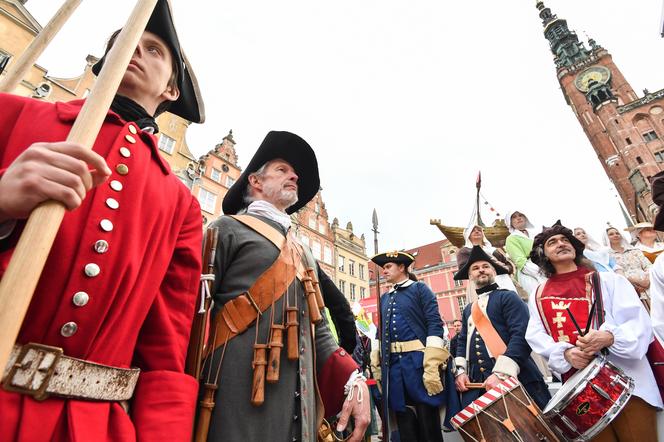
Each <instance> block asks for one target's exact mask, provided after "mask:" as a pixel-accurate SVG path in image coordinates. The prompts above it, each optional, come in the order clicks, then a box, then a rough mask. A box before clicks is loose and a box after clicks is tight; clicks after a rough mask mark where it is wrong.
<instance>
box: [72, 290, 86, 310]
mask: <svg viewBox="0 0 664 442" xmlns="http://www.w3.org/2000/svg"><path fill="white" fill-rule="evenodd" d="M88 301H90V295H88V294H87V293H85V292H76V293H74V297H73V298H72V302H73V303H74V305H75V306H77V307H83V306H84V305H86V304H87V303H88Z"/></svg>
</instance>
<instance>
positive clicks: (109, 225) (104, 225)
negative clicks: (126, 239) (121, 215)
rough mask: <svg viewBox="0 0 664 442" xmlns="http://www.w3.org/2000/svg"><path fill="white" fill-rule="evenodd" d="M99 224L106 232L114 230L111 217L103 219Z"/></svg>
mask: <svg viewBox="0 0 664 442" xmlns="http://www.w3.org/2000/svg"><path fill="white" fill-rule="evenodd" d="M99 225H100V226H101V229H102V230H103V231H104V232H110V231H111V230H113V223H112V222H111V220H109V219H102V220H101V222H100V223H99Z"/></svg>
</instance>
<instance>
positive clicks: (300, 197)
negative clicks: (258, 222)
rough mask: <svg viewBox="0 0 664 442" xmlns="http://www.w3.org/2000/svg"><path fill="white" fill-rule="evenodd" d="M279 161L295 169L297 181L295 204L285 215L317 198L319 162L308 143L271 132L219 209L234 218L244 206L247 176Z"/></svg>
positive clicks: (288, 133) (282, 133)
mask: <svg viewBox="0 0 664 442" xmlns="http://www.w3.org/2000/svg"><path fill="white" fill-rule="evenodd" d="M276 159H281V160H284V161H286V162H287V163H288V164H290V165H291V166H292V167H293V169H294V170H295V174H296V175H297V176H298V179H297V202H296V203H295V204H293V205H292V206H290V207H288V208H287V209H286V213H288V214H291V213H294V212H297V211H298V210H300V209H301V208H302V207H304V206H305V205H306V204H307V203H308V202H309V201H311V199H312V198H313V197H314V196H316V193H318V190H319V189H320V177H319V175H318V160H316V154H315V153H314V150H313V149H312V148H311V146H309V143H307V142H306V141H304V140H303V139H302V138H300V137H299V136H297V135H295V134H293V133H290V132H286V131H271V132H269V133H268V134H267V136H266V137H265V139H264V140H263V142H262V143H261V145H260V146H259V147H258V150H257V151H256V153H255V154H254V156H253V158H252V159H251V161H249V164H248V165H247V168H246V169H245V170H244V171H243V172H242V174H241V175H240V178H238V180H237V181H236V182H235V183H234V184H233V185H232V186H231V188H230V189H228V193H226V196H225V197H224V201H223V203H222V209H223V211H224V213H225V214H226V215H235V214H236V213H238V212H239V211H240V210H242V209H243V208H244V207H245V202H244V193H245V190H246V188H247V186H248V185H249V175H251V174H252V173H254V172H256V171H257V170H258V169H260V168H261V167H262V166H263V165H264V164H265V163H267V162H268V161H271V160H276Z"/></svg>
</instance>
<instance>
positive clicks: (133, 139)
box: [125, 135, 136, 144]
mask: <svg viewBox="0 0 664 442" xmlns="http://www.w3.org/2000/svg"><path fill="white" fill-rule="evenodd" d="M125 140H127V141H128V142H130V143H131V144H136V138H134V137H132V136H131V135H125Z"/></svg>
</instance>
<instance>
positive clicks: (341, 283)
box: [339, 279, 346, 295]
mask: <svg viewBox="0 0 664 442" xmlns="http://www.w3.org/2000/svg"><path fill="white" fill-rule="evenodd" d="M339 290H341V293H343V294H344V295H345V294H346V281H344V280H342V279H340V280H339Z"/></svg>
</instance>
